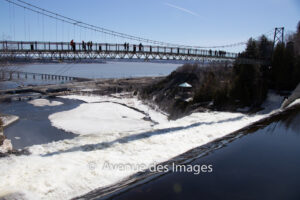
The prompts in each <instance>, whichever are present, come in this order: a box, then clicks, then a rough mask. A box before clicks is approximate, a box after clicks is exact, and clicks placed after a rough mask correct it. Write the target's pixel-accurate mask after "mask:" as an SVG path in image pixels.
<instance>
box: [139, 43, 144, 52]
mask: <svg viewBox="0 0 300 200" xmlns="http://www.w3.org/2000/svg"><path fill="white" fill-rule="evenodd" d="M142 48H143V45H142V43H140V44H139V51H142Z"/></svg>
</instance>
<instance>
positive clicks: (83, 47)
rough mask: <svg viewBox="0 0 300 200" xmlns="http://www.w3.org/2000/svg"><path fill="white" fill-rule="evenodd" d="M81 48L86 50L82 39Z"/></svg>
mask: <svg viewBox="0 0 300 200" xmlns="http://www.w3.org/2000/svg"><path fill="white" fill-rule="evenodd" d="M82 50H84V51H85V50H86V45H85V42H84V41H83V40H82Z"/></svg>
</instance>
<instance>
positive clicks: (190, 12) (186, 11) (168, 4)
mask: <svg viewBox="0 0 300 200" xmlns="http://www.w3.org/2000/svg"><path fill="white" fill-rule="evenodd" d="M164 4H165V5H166V6H169V7H171V8H175V9H177V10H181V11H183V12H185V13H188V14H191V15H193V16H196V17H200V16H199V15H198V14H197V13H195V12H193V11H191V10H188V9H186V8H182V7H179V6H176V5H173V4H170V3H164Z"/></svg>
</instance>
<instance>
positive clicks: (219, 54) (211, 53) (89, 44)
mask: <svg viewBox="0 0 300 200" xmlns="http://www.w3.org/2000/svg"><path fill="white" fill-rule="evenodd" d="M70 46H71V49H72V50H73V51H76V44H75V42H74V40H71V42H70ZM81 46H82V50H84V51H86V50H89V51H91V50H93V42H92V41H89V42H87V43H85V42H84V41H82V43H81ZM105 46H106V50H107V47H108V44H105ZM96 47H97V46H96ZM123 47H124V49H123V50H124V51H129V43H126V42H125V43H124V45H123ZM137 47H138V51H139V52H143V51H144V46H143V44H142V43H140V44H139V45H135V44H133V45H132V51H133V52H134V53H135V52H136V51H137ZM175 49H176V48H175ZM118 50H119V49H118ZM99 51H102V46H101V45H99ZM149 51H150V52H152V46H149ZM171 53H173V48H171ZM190 53H191V49H187V54H190ZM177 54H180V48H177ZM208 55H209V56H216V57H225V56H226V51H221V50H220V51H217V50H216V51H212V50H211V49H210V50H208Z"/></svg>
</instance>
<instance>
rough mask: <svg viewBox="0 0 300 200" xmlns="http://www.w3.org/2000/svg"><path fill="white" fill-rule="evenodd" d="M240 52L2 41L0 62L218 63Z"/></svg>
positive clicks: (132, 45) (101, 44) (145, 46)
mask: <svg viewBox="0 0 300 200" xmlns="http://www.w3.org/2000/svg"><path fill="white" fill-rule="evenodd" d="M237 57H238V54H237V53H229V52H225V51H214V50H204V49H187V48H180V47H167V46H151V45H136V44H129V45H125V44H110V43H92V44H91V45H90V46H89V45H88V44H87V43H85V45H83V44H82V43H75V42H74V45H73V46H71V44H70V43H69V42H37V41H29V42H28V41H27V42H24V41H0V58H1V59H18V58H21V59H42V60H43V59H50V60H73V59H106V58H112V59H123V58H129V59H132V58H138V59H145V60H150V59H158V60H199V61H204V60H208V61H210V60H218V61H221V60H223V61H226V60H227V61H233V60H235V59H236V58H237Z"/></svg>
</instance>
